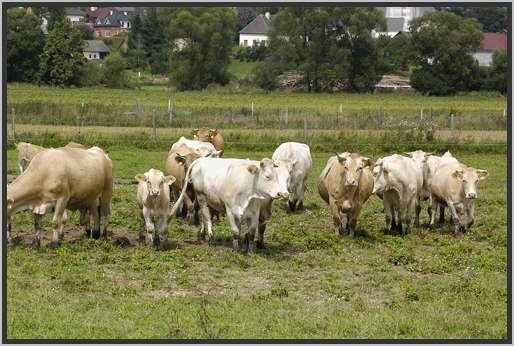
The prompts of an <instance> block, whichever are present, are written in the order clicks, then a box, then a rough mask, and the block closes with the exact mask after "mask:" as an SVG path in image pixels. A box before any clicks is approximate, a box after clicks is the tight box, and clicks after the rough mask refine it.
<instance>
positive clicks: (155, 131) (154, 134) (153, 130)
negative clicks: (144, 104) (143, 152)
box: [152, 109, 157, 144]
mask: <svg viewBox="0 0 514 346" xmlns="http://www.w3.org/2000/svg"><path fill="white" fill-rule="evenodd" d="M152 141H153V142H154V144H155V143H156V142H157V130H156V129H155V109H153V110H152Z"/></svg>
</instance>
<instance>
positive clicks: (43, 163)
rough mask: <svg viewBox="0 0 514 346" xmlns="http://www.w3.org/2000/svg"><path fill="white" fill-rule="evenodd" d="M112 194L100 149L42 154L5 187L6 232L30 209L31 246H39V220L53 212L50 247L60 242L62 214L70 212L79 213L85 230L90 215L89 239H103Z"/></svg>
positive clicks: (109, 165)
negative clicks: (17, 216)
mask: <svg viewBox="0 0 514 346" xmlns="http://www.w3.org/2000/svg"><path fill="white" fill-rule="evenodd" d="M112 190H113V179H112V162H111V160H110V158H109V157H108V156H107V154H106V153H105V152H104V151H103V150H102V149H100V148H98V147H92V148H90V149H87V150H84V149H79V148H66V147H63V148H58V149H46V150H43V151H41V152H40V153H39V154H37V155H36V156H34V158H33V159H32V162H31V163H30V165H29V166H28V167H27V169H26V170H25V171H24V172H23V173H22V174H21V175H19V176H18V177H17V178H16V179H15V180H14V181H13V182H12V183H11V184H9V185H8V186H7V203H6V204H7V217H8V232H9V231H10V218H11V216H12V215H14V214H15V213H17V212H19V211H22V210H26V209H31V210H32V212H33V214H34V216H35V220H34V224H35V228H36V237H35V239H34V241H33V245H36V246H39V245H40V243H41V221H42V217H43V215H45V214H47V213H49V212H51V211H53V212H54V215H53V219H52V227H53V237H52V243H51V245H52V246H55V245H57V244H58V243H59V240H62V239H63V226H64V223H63V213H64V211H65V209H69V210H80V211H81V223H82V224H83V225H84V226H86V229H88V228H89V221H90V220H89V215H91V217H92V218H93V230H92V231H91V236H92V237H94V238H99V237H100V236H101V235H103V236H104V237H106V236H107V233H106V232H107V223H108V222H109V213H110V203H111V198H112ZM86 211H87V212H86ZM88 213H89V214H88ZM86 215H87V216H88V217H85V216H86ZM8 237H10V233H8Z"/></svg>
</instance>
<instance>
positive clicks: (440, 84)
mask: <svg viewBox="0 0 514 346" xmlns="http://www.w3.org/2000/svg"><path fill="white" fill-rule="evenodd" d="M410 84H411V85H412V87H413V88H414V89H416V90H418V91H419V92H421V93H423V94H430V95H447V94H448V93H449V86H448V84H447V83H446V82H445V81H444V80H442V79H440V78H439V77H438V76H437V75H435V74H434V73H432V72H431V71H430V70H428V69H421V68H415V69H412V70H411V74H410Z"/></svg>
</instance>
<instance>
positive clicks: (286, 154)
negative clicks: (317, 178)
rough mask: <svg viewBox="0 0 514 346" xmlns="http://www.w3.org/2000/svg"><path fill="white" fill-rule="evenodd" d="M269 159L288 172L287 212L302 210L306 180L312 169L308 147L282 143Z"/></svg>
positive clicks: (294, 143)
mask: <svg viewBox="0 0 514 346" xmlns="http://www.w3.org/2000/svg"><path fill="white" fill-rule="evenodd" d="M271 159H272V160H273V161H275V162H278V163H280V164H282V165H284V166H285V167H287V169H288V171H289V183H288V187H287V189H288V191H289V201H288V210H289V211H295V210H297V209H298V210H303V197H304V195H305V189H306V188H307V179H308V178H309V173H310V171H311V168H312V157H311V151H310V149H309V146H308V145H307V144H303V143H296V142H287V143H282V144H280V145H279V146H278V148H277V149H276V150H275V152H274V153H273V156H272V157H271ZM297 203H298V205H297Z"/></svg>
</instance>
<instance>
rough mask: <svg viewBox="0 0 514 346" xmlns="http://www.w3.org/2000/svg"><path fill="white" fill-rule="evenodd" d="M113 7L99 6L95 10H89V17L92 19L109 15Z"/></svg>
mask: <svg viewBox="0 0 514 346" xmlns="http://www.w3.org/2000/svg"><path fill="white" fill-rule="evenodd" d="M112 9H113V7H99V8H97V9H96V10H94V11H88V12H87V14H86V15H87V17H88V18H90V19H91V20H96V19H98V18H104V17H107V16H108V15H109V14H110V13H111V10H112Z"/></svg>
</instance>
